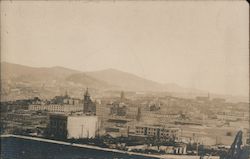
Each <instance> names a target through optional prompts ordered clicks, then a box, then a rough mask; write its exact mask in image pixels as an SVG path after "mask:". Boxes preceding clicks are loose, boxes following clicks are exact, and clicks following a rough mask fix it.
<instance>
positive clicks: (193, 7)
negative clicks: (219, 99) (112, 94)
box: [1, 1, 249, 96]
mask: <svg viewBox="0 0 250 159" xmlns="http://www.w3.org/2000/svg"><path fill="white" fill-rule="evenodd" d="M1 3H2V4H3V5H2V10H3V14H1V19H2V20H1V23H2V29H1V35H2V39H3V40H2V42H1V47H2V58H1V60H2V61H7V62H11V63H17V64H22V65H28V66H33V67H51V66H62V67H66V68H71V69H76V70H80V71H95V70H103V69H107V68H113V69H117V70H121V71H125V72H129V73H132V74H136V75H138V76H140V77H143V78H145V79H149V80H153V81H156V82H160V83H176V84H178V85H180V86H183V87H190V88H196V89H201V90H207V91H211V92H215V93H220V94H234V95H244V96H248V88H249V82H248V78H249V75H248V63H249V62H248V35H247V34H246V32H248V19H249V18H248V16H249V15H248V5H247V3H246V2H243V1H241V2H231V3H228V2H198V3H196V2H185V3H178V2H175V3H169V2H157V3H154V2H136V3H134V2H133V3H132V2H125V1H124V2H64V3H57V2H36V3H33V2H29V5H27V4H25V3H26V2H16V1H14V2H9V1H6V2H1ZM3 6H4V7H3ZM66 6H67V7H66ZM239 8H241V10H240V12H239ZM149 9H150V10H151V12H150V14H149ZM179 9H182V12H179ZM96 10H98V12H96ZM114 13H115V14H114ZM197 13H199V14H197ZM13 46H14V47H13Z"/></svg>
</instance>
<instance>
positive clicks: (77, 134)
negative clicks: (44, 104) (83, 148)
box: [48, 114, 100, 139]
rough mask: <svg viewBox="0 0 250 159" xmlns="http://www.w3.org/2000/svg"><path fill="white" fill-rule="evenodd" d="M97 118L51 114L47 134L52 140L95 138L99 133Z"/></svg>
mask: <svg viewBox="0 0 250 159" xmlns="http://www.w3.org/2000/svg"><path fill="white" fill-rule="evenodd" d="M99 127H100V124H99V120H98V117H97V116H83V115H64V114H51V115H50V118H49V125H48V133H49V136H50V137H54V138H63V139H65V138H68V139H71V138H74V139H79V138H95V137H96V136H97V135H99V134H98V132H99Z"/></svg>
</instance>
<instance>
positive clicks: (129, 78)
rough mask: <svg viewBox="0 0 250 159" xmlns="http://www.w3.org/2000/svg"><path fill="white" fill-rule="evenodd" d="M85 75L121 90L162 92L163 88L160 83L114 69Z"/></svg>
mask: <svg viewBox="0 0 250 159" xmlns="http://www.w3.org/2000/svg"><path fill="white" fill-rule="evenodd" d="M86 74H87V75H88V76H90V77H93V78H96V79H101V80H103V81H105V82H106V83H109V84H110V85H115V86H118V87H119V88H120V89H121V90H128V91H164V88H163V87H162V84H160V83H157V82H154V81H151V80H147V79H144V78H141V77H139V76H136V75H134V74H131V73H127V72H123V71H119V70H115V69H106V70H101V71H94V72H86Z"/></svg>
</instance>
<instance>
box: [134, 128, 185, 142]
mask: <svg viewBox="0 0 250 159" xmlns="http://www.w3.org/2000/svg"><path fill="white" fill-rule="evenodd" d="M135 135H136V136H142V137H155V138H158V139H173V140H178V139H179V136H180V129H179V128H173V127H163V126H135Z"/></svg>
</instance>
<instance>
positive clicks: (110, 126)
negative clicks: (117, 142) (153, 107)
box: [103, 117, 131, 137]
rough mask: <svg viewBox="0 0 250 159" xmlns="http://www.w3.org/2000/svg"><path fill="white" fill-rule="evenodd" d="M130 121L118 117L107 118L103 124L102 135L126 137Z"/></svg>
mask: <svg viewBox="0 0 250 159" xmlns="http://www.w3.org/2000/svg"><path fill="white" fill-rule="evenodd" d="M130 121H131V120H129V119H124V118H119V117H115V118H109V119H107V120H105V121H104V123H103V129H104V130H105V133H104V134H106V135H110V136H112V137H127V136H128V132H129V126H128V123H129V122H130Z"/></svg>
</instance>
